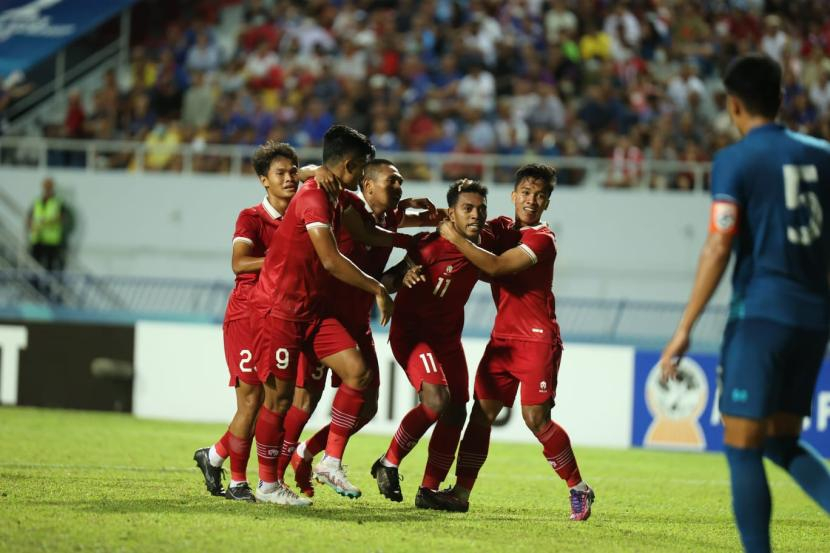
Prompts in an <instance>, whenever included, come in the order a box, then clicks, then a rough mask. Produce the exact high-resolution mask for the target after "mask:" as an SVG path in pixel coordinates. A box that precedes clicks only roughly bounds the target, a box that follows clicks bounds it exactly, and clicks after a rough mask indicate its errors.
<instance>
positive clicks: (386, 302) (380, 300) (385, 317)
mask: <svg viewBox="0 0 830 553" xmlns="http://www.w3.org/2000/svg"><path fill="white" fill-rule="evenodd" d="M375 303H376V304H377V306H378V311H380V324H381V326H386V324H387V323H388V322H389V320H390V319H391V318H392V310H393V309H394V308H395V303H394V302H393V301H392V298H391V297H390V296H389V292H387V291H386V288H384V287H383V286H381V287H380V291H379V292H378V293H377V294H376V295H375Z"/></svg>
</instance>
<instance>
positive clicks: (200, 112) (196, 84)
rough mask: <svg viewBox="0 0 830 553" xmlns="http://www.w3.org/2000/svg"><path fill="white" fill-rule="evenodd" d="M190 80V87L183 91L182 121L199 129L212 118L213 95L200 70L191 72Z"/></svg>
mask: <svg viewBox="0 0 830 553" xmlns="http://www.w3.org/2000/svg"><path fill="white" fill-rule="evenodd" d="M190 80H191V85H190V88H188V89H187V91H186V92H185V93H184V100H183V105H182V122H183V123H184V124H185V125H187V126H189V127H190V128H192V129H201V128H202V127H206V126H207V125H208V123H210V120H211V119H212V118H213V106H214V104H215V96H214V93H213V89H212V87H210V86H209V85H208V84H207V83H205V77H204V75H203V74H202V72H201V71H195V72H193V74H192V77H191V79H190Z"/></svg>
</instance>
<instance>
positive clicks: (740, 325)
mask: <svg viewBox="0 0 830 553" xmlns="http://www.w3.org/2000/svg"><path fill="white" fill-rule="evenodd" d="M826 349H827V331H826V330H823V331H817V330H811V329H805V328H798V327H794V326H787V325H783V324H780V323H776V322H774V321H768V320H764V319H742V320H736V321H731V322H730V323H729V324H728V325H727V326H726V330H725V331H724V336H723V349H722V350H721V367H722V368H723V372H722V373H721V382H720V384H721V394H720V410H721V413H723V414H724V415H731V416H733V417H743V418H748V419H763V418H766V417H768V416H770V415H772V414H774V413H777V412H785V413H791V414H794V415H800V416H805V417H806V416H809V415H810V408H811V406H812V400H813V392H814V390H815V387H816V380H817V379H818V373H819V369H820V368H821V363H822V360H823V359H824V353H825V350H826Z"/></svg>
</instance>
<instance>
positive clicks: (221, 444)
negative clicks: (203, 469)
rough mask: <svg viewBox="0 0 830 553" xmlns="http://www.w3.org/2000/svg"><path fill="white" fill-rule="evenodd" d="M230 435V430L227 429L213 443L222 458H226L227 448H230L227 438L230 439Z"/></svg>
mask: <svg viewBox="0 0 830 553" xmlns="http://www.w3.org/2000/svg"><path fill="white" fill-rule="evenodd" d="M231 436H232V434H231V431H230V430H228V431H227V432H225V434H224V435H223V436H222V437H221V438H219V441H218V442H216V443H215V444H213V447H214V448H216V453H217V454H218V455H219V457H221V458H223V459H227V458H228V450H229V449H230V448H231V446H230V443H229V442H228V440H230V437H231Z"/></svg>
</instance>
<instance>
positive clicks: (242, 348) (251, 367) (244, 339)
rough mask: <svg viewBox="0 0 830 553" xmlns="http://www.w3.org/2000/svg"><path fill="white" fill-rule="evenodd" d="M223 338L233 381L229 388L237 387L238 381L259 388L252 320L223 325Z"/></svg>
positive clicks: (237, 320) (239, 320)
mask: <svg viewBox="0 0 830 553" xmlns="http://www.w3.org/2000/svg"><path fill="white" fill-rule="evenodd" d="M222 338H223V341H224V343H225V361H226V362H227V364H228V371H229V372H230V373H231V380H230V382H229V383H228V386H236V381H237V379H238V380H241V381H242V382H244V383H245V384H250V385H252V386H259V385H260V382H259V377H258V376H257V374H256V367H255V363H254V354H253V351H254V344H253V342H254V337H253V333H252V332H251V319H249V318H244V319H236V320H233V321H227V322H225V323H224V324H223V325H222Z"/></svg>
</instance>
